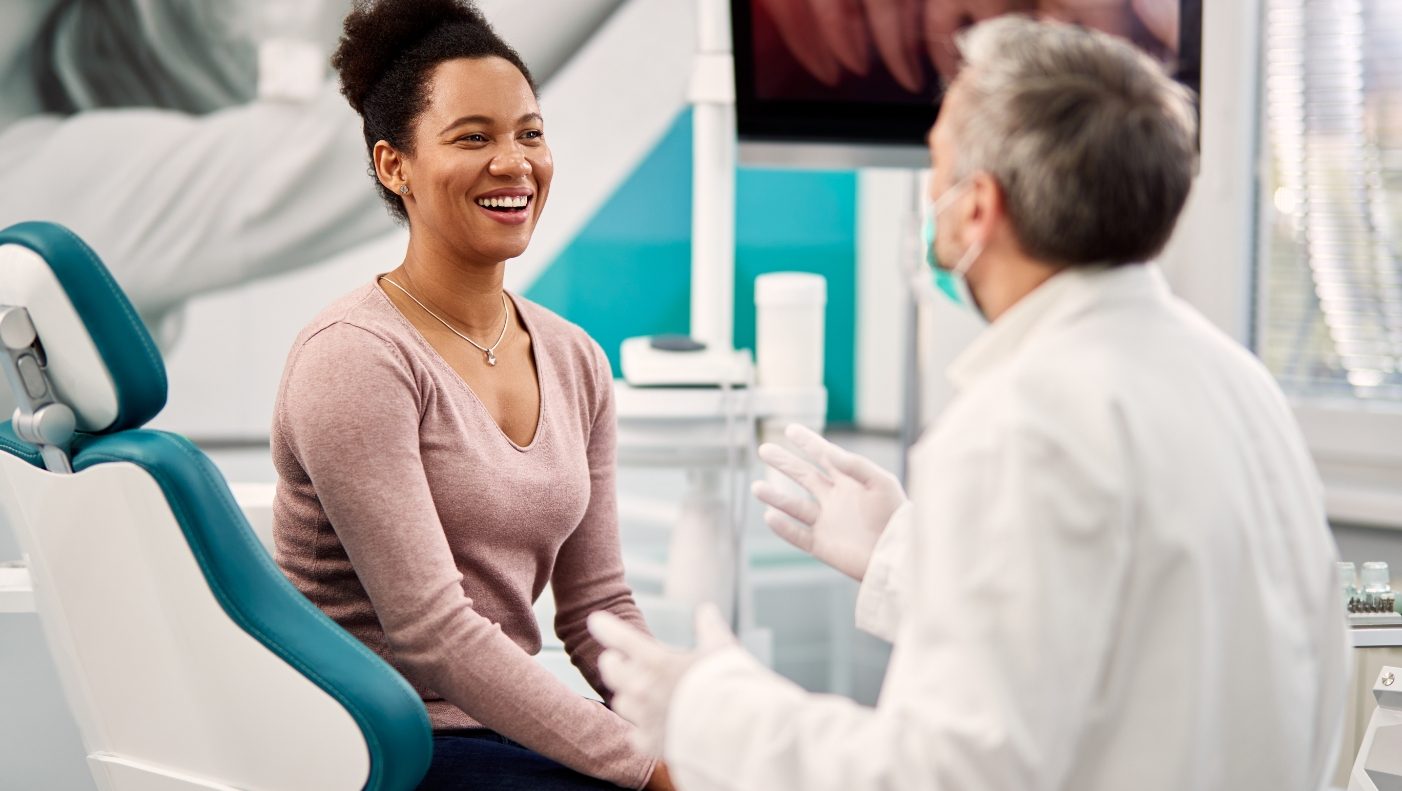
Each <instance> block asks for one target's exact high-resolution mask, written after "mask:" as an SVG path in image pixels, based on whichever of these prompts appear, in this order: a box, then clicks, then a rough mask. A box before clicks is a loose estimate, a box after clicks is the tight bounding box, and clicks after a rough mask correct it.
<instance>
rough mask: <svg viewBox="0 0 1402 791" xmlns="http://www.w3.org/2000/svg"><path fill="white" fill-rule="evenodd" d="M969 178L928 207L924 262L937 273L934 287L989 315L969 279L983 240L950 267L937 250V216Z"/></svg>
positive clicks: (981, 248)
mask: <svg viewBox="0 0 1402 791" xmlns="http://www.w3.org/2000/svg"><path fill="white" fill-rule="evenodd" d="M967 184H968V182H966V181H961V182H959V183H958V184H955V185H954V186H952V187H950V188H949V189H948V190H946V191H945V193H944V194H943V195H941V196H940V197H939V199H938V200H936V201H935V202H934V203H932V204H930V205H929V206H928V207H926V209H925V226H924V228H923V230H922V235H923V237H924V242H925V263H927V264H929V265H930V270H931V273H932V274H933V275H934V280H935V287H936V288H937V289H938V290H939V291H940V293H942V294H944V295H945V296H946V297H948V298H949V301H950V302H953V303H954V304H955V305H957V306H959V307H961V308H964V309H965V310H967V311H969V312H971V313H974V314H976V315H978V316H979V317H980V318H986V317H984V315H983V311H982V310H981V309H980V308H979V306H978V302H977V301H976V300H975V299H974V295H973V292H972V291H970V290H969V280H968V278H967V274H968V272H969V269H970V268H972V267H973V265H974V261H976V260H977V259H978V257H979V255H980V254H981V253H982V252H983V244H982V243H978V244H975V245H972V246H971V247H969V249H968V250H966V251H964V254H963V255H962V256H960V257H959V261H958V262H957V263H956V264H955V265H954V266H953V267H951V268H945V267H944V265H942V264H941V263H940V260H939V253H937V252H935V234H936V233H937V228H936V219H937V218H938V217H939V213H940V211H941V210H943V209H944V208H945V207H946V206H948V205H949V201H950V199H952V198H954V197H955V196H956V195H958V193H959V191H960V190H962V189H963V188H964V187H965V186H966V185H967Z"/></svg>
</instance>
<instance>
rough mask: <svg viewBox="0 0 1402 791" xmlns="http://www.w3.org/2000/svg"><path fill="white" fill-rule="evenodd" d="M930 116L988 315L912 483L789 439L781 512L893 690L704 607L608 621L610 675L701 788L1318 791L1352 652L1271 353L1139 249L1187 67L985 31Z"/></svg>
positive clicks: (781, 458) (675, 765) (1168, 175)
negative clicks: (852, 696)
mask: <svg viewBox="0 0 1402 791" xmlns="http://www.w3.org/2000/svg"><path fill="white" fill-rule="evenodd" d="M960 49H961V54H962V56H963V60H964V67H963V70H962V72H961V73H960V75H959V76H958V78H957V79H956V80H955V81H954V83H953V85H952V86H951V88H950V90H949V92H948V94H947V95H946V97H945V101H944V107H943V109H942V111H941V114H940V118H939V121H938V123H937V124H936V125H935V128H934V130H933V132H932V134H931V136H930V149H931V156H932V165H933V167H934V176H933V179H932V184H931V193H932V194H931V197H932V198H933V199H934V200H933V206H932V217H931V218H932V220H934V221H937V225H938V233H935V232H934V229H933V228H932V229H930V233H929V236H930V237H931V239H932V245H931V248H930V262H931V264H932V265H933V266H934V267H935V274H936V275H937V277H939V278H941V279H945V280H947V281H948V282H947V283H946V285H947V286H948V287H949V288H947V289H942V290H946V292H947V293H950V292H952V293H954V294H956V295H960V298H961V301H962V302H963V304H964V305H966V306H967V307H969V308H971V309H973V310H975V311H977V312H978V313H980V314H981V315H982V316H983V317H985V318H986V319H987V320H988V321H989V322H990V326H989V327H988V328H987V329H986V330H985V332H984V333H983V334H982V336H981V337H979V338H978V339H977V340H976V341H975V342H974V344H973V345H972V346H971V347H970V348H969V349H968V350H967V352H966V353H965V354H964V355H963V356H962V357H961V358H960V359H959V360H958V361H957V362H956V363H955V364H954V366H953V368H952V369H951V370H950V375H951V377H952V379H953V381H954V382H955V384H956V386H957V387H958V391H959V393H958V396H957V398H956V399H955V400H954V402H953V403H951V404H950V406H949V407H948V409H947V410H946V412H945V413H944V414H943V415H942V417H941V419H940V420H939V422H938V424H937V425H936V426H934V428H933V429H932V430H931V431H929V432H928V433H927V435H926V436H925V437H924V438H922V440H921V441H920V442H919V443H918V444H917V445H916V446H915V448H914V449H913V450H912V451H911V463H910V481H911V501H910V502H907V500H906V495H905V493H904V492H903V491H902V490H901V486H900V484H899V483H898V482H897V481H896V480H895V479H894V478H893V477H892V476H890V475H889V474H888V473H886V472H884V471H882V470H881V469H879V468H878V467H876V466H875V465H874V464H872V463H871V462H870V461H867V460H865V459H862V458H861V457H858V456H855V455H853V454H851V453H848V452H846V451H844V450H842V449H840V448H838V447H836V446H834V445H831V444H829V443H827V442H826V441H824V440H822V439H821V438H819V437H818V436H817V435H814V434H811V433H805V432H803V431H800V430H791V432H790V434H789V436H790V438H791V439H792V440H793V441H794V442H795V443H796V444H797V445H798V446H799V448H800V449H801V450H802V451H803V452H804V455H805V456H807V459H806V460H805V459H800V458H799V457H798V456H797V455H794V454H792V453H789V452H788V451H785V450H782V449H780V448H777V447H773V446H765V447H762V448H761V456H762V458H764V460H765V461H766V462H768V463H769V464H770V465H772V466H773V467H775V468H776V469H778V470H779V471H781V472H783V473H784V474H786V475H787V476H789V477H791V478H792V479H793V480H794V481H796V482H797V483H798V484H799V485H800V486H801V487H803V488H804V489H806V490H807V491H808V492H809V494H810V495H811V498H803V499H800V498H795V497H790V496H787V495H786V494H784V493H783V492H781V491H779V490H777V489H775V488H773V487H770V486H768V485H766V484H762V483H761V484H757V485H756V494H757V495H758V496H759V498H760V499H761V500H763V501H765V502H766V503H768V504H769V506H770V509H769V511H768V512H767V513H766V521H767V522H768V523H769V524H770V526H771V527H773V528H774V529H775V530H776V531H777V532H778V533H779V534H780V535H782V536H784V537H785V538H787V539H789V540H790V541H792V542H793V543H795V544H797V545H798V546H800V547H802V548H804V549H806V550H808V551H809V552H811V553H812V554H813V555H814V556H815V557H817V558H818V559H820V560H823V561H824V562H826V563H828V564H830V565H832V566H834V567H836V568H837V569H839V570H841V571H843V572H845V573H847V574H849V575H851V576H853V577H855V578H857V579H859V580H861V583H862V586H861V591H860V594H859V598H858V602H857V620H858V624H859V626H861V627H862V628H863V629H865V630H867V631H870V632H872V633H874V634H876V635H879V636H882V637H885V638H886V639H889V640H891V641H892V642H893V643H894V646H895V648H894V652H893V655H892V659H891V664H890V668H889V670H888V672H887V676H886V679H885V684H884V687H883V689H882V692H881V697H880V700H879V702H878V704H877V706H876V707H875V708H867V707H863V706H859V705H857V704H856V703H854V702H852V701H850V700H847V699H844V698H841V697H836V696H832V695H811V694H808V693H806V692H804V691H803V690H802V689H800V688H799V687H797V686H796V685H794V684H792V683H790V682H788V681H786V680H784V679H782V678H780V677H778V676H776V675H775V674H774V673H772V672H770V671H769V670H767V669H765V668H764V667H762V666H761V665H760V664H759V663H758V662H756V661H755V660H754V659H753V658H752V657H750V656H749V655H748V654H746V653H745V652H744V651H743V650H741V649H740V648H739V647H738V646H737V645H736V644H735V642H734V640H733V639H732V638H731V637H730V636H729V633H728V631H727V630H726V629H725V627H724V626H723V625H722V624H720V623H719V622H718V620H717V619H716V617H715V615H714V613H713V612H710V611H706V612H703V613H702V615H701V617H700V618H699V619H698V637H699V641H698V642H699V648H698V649H697V650H695V651H691V652H681V651H676V650H673V649H669V648H665V647H663V646H660V645H659V644H657V643H656V642H655V641H653V640H652V639H651V638H649V637H646V636H644V635H642V634H641V633H639V632H637V631H636V630H633V629H632V628H631V627H629V626H627V625H626V624H623V623H622V622H620V621H618V620H617V619H616V618H613V617H611V616H609V615H608V614H606V613H597V614H595V615H594V616H593V617H592V622H591V628H592V629H593V630H594V633H595V635H596V636H597V637H598V638H599V640H600V642H602V643H604V644H605V645H607V646H609V648H610V650H609V651H607V652H606V653H605V654H604V656H603V658H602V659H601V660H600V667H601V671H602V673H603V677H604V680H605V682H606V683H607V684H609V685H610V686H612V687H613V688H614V689H615V690H616V696H615V698H614V700H613V705H614V708H615V710H616V711H618V712H619V713H620V714H622V715H623V716H624V717H625V718H628V719H631V720H633V721H634V722H635V723H637V724H638V725H639V726H640V734H641V735H642V737H643V738H644V739H645V741H646V743H647V746H649V747H651V748H653V749H655V750H658V751H659V752H660V754H661V755H662V756H663V757H664V759H665V760H666V761H667V764H668V765H669V767H670V769H671V772H672V777H673V779H674V781H675V782H676V784H677V786H678V787H679V788H683V789H686V791H708V790H710V789H763V790H764V791H784V790H787V789H794V790H795V791H797V790H798V789H802V790H803V791H823V790H824V789H833V790H834V791H836V790H837V789H843V790H844V791H845V790H847V789H901V790H902V791H935V790H936V789H941V790H943V789H948V790H949V791H964V790H965V789H979V790H980V791H1041V790H1045V791H1052V790H1053V789H1075V790H1076V791H1119V789H1126V788H1135V789H1139V790H1140V791H1181V789H1194V791H1229V790H1230V791H1243V790H1251V789H1259V790H1260V791H1268V790H1269V791H1307V790H1308V791H1315V790H1316V789H1319V788H1321V787H1324V785H1325V782H1326V778H1327V776H1328V775H1329V774H1330V773H1331V771H1332V769H1333V764H1334V757H1335V753H1336V751H1337V749H1338V737H1339V726H1340V724H1341V712H1342V706H1343V703H1344V694H1345V693H1344V688H1345V679H1346V675H1347V670H1346V665H1345V663H1346V657H1347V650H1348V649H1347V647H1346V640H1345V627H1344V614H1343V609H1342V607H1341V604H1340V602H1339V601H1338V595H1337V591H1336V590H1335V585H1334V582H1333V560H1334V558H1335V548H1334V544H1333V541H1332V539H1331V537H1330V534H1329V530H1328V526H1327V524H1326V521H1325V514H1324V510H1323V505H1322V491H1321V487H1320V483H1319V480H1318V477H1317V474H1316V472H1315V470H1314V467H1313V465H1312V463H1311V461H1310V457H1309V455H1308V454H1307V452H1306V449H1305V445H1304V442H1303V440H1302V437H1301V434H1300V431H1299V429H1298V427H1297V426H1296V424H1295V422H1294V420H1293V418H1292V415H1291V412H1290V409H1289V407H1288V406H1287V404H1286V402H1285V399H1284V398H1283V397H1282V394H1281V392H1280V390H1279V388H1278V387H1277V386H1276V384H1275V382H1274V381H1273V380H1272V378H1271V377H1270V375H1269V374H1268V373H1267V372H1266V371H1265V369H1264V368H1263V367H1262V366H1261V364H1260V363H1259V362H1258V361H1257V360H1255V359H1254V358H1253V357H1252V356H1251V355H1250V354H1248V353H1247V352H1246V351H1245V350H1243V349H1242V348H1240V347H1239V346H1237V345H1236V344H1235V343H1233V342H1232V341H1231V340H1230V339H1228V338H1227V337H1225V336H1224V335H1223V334H1222V333H1220V332H1218V331H1217V330H1216V329H1215V328H1213V327H1212V326H1211V325H1210V324H1208V322H1206V321H1205V320H1204V319H1203V318H1202V317H1201V316H1199V315H1198V314H1197V313H1195V312H1194V311H1193V310H1192V309H1191V308H1189V307H1188V306H1187V305H1185V304H1184V303H1182V302H1180V301H1179V300H1177V299H1175V298H1174V297H1173V296H1172V294H1170V293H1169V291H1168V288H1167V286H1166V285H1165V282H1164V280H1163V277H1162V276H1161V274H1160V273H1159V271H1158V270H1157V268H1156V267H1155V266H1154V265H1152V264H1149V263H1144V262H1146V261H1149V260H1150V259H1152V258H1154V257H1155V256H1156V255H1157V254H1158V253H1159V251H1160V250H1161V248H1162V247H1163V246H1164V244H1165V242H1166V241H1167V240H1168V238H1169V236H1170V234H1171V232H1172V230H1173V226H1174V224H1175V222H1176V220H1177V217H1178V214H1179V211H1180V210H1181V208H1182V206H1183V203H1184V201H1185V199H1186V197H1187V194H1188V189H1189V185H1190V182H1191V178H1192V173H1193V169H1194V160H1195V154H1196V143H1195V129H1194V115H1193V107H1192V103H1191V99H1190V98H1189V96H1188V94H1187V92H1186V91H1184V90H1183V89H1182V88H1181V87H1179V86H1178V85H1176V84H1175V83H1173V82H1172V81H1170V80H1169V79H1168V78H1167V77H1166V76H1164V75H1163V74H1162V72H1161V71H1160V69H1159V68H1158V67H1157V66H1156V65H1155V64H1154V63H1153V62H1152V61H1151V60H1150V59H1149V58H1147V57H1146V56H1144V55H1142V54H1141V53H1139V52H1138V51H1136V50H1134V49H1133V48H1132V47H1130V46H1129V45H1128V44H1125V43H1123V42H1120V41H1117V40H1115V39H1113V38H1111V37H1109V36H1107V35H1104V34H1100V33H1095V32H1089V31H1085V30H1082V29H1078V28H1074V27H1070V26H1065V25H1060V24H1050V23H1038V22H1033V21H1030V20H1027V19H1021V18H1003V19H998V20H995V21H992V22H987V23H984V24H981V25H978V26H976V27H974V28H972V29H971V30H970V31H969V32H968V33H967V34H966V35H965V36H964V37H963V38H962V39H961V41H960Z"/></svg>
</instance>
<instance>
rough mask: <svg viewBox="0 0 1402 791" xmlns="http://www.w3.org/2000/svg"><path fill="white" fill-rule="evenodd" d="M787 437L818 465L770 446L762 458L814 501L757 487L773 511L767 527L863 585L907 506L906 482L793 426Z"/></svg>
mask: <svg viewBox="0 0 1402 791" xmlns="http://www.w3.org/2000/svg"><path fill="white" fill-rule="evenodd" d="M784 436H786V437H788V438H789V440H790V441H791V442H793V443H794V444H795V445H797V446H798V447H799V449H800V450H802V451H803V452H804V454H806V455H807V456H808V458H809V459H812V463H809V462H807V461H804V460H803V459H800V458H799V457H798V456H796V455H794V454H793V453H791V452H790V451H788V450H787V449H785V448H782V447H780V446H778V445H774V444H772V443H768V442H766V443H764V444H763V445H760V446H759V457H760V458H761V459H763V460H764V463H766V464H768V465H769V466H771V467H773V468H774V469H776V470H778V471H779V472H781V473H783V474H784V475H786V476H788V477H789V478H791V479H792V480H793V481H794V482H795V483H797V484H798V485H799V486H801V487H803V488H804V489H806V490H807V491H808V493H809V494H810V495H812V498H813V499H811V500H810V499H806V498H803V497H798V496H795V495H791V494H789V493H787V492H784V491H781V490H780V489H779V488H778V487H777V486H774V485H773V484H770V483H769V482H767V481H755V483H754V486H752V487H751V491H753V492H754V495H755V497H758V498H759V499H760V501H761V502H763V503H764V504H765V505H767V506H769V508H767V509H765V512H764V522H765V524H767V525H769V527H770V529H771V530H773V531H774V532H775V533H778V534H779V536H780V537H781V538H783V539H784V540H785V541H788V542H789V543H790V544H793V545H794V546H796V547H798V548H799V549H802V550H803V551H805V552H807V553H809V554H811V555H812V556H813V557H815V558H817V559H819V560H821V561H823V562H824V563H826V564H828V565H829V566H832V567H833V568H835V569H837V570H838V571H840V572H842V573H843V574H846V575H847V576H849V577H852V578H853V579H856V580H861V579H862V577H864V576H866V570H867V564H868V563H870V562H871V553H872V549H873V548H874V547H875V546H876V540H877V539H878V538H880V537H881V532H882V531H883V530H885V529H886V523H887V522H889V521H891V515H892V514H894V513H896V510H897V509H899V508H900V507H901V506H902V505H904V504H905V502H906V496H905V490H904V489H903V488H901V482H900V481H899V480H897V479H896V476H894V475H892V474H891V473H889V472H887V471H886V470H884V469H882V468H881V467H880V466H878V465H877V464H876V463H875V462H873V461H871V460H870V459H867V458H865V457H862V456H858V455H857V454H855V453H852V452H850V451H846V450H843V449H842V448H839V447H838V446H836V445H834V444H832V443H831V442H828V441H827V440H825V439H823V438H822V437H820V436H818V435H817V434H816V433H814V432H813V431H812V430H811V429H808V428H805V427H803V426H800V425H798V424H790V425H789V427H788V428H786V429H785V430H784ZM815 465H816V466H815Z"/></svg>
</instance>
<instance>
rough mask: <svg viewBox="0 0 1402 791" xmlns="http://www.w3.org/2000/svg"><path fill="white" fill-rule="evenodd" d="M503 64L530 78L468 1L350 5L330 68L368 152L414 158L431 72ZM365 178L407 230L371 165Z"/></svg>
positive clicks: (399, 204) (359, 1)
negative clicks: (481, 61)
mask: <svg viewBox="0 0 1402 791" xmlns="http://www.w3.org/2000/svg"><path fill="white" fill-rule="evenodd" d="M491 57H496V58H502V59H503V60H506V61H508V62H510V63H511V64H512V65H513V66H515V67H516V68H518V69H520V70H521V74H522V75H523V76H524V77H525V78H526V82H527V83H529V84H530V86H531V91H532V92H534V91H535V90H536V85H535V80H534V79H532V78H531V72H530V70H529V69H527V68H526V64H525V63H524V62H522V60H521V56H520V55H517V54H516V50H514V49H512V48H511V46H510V45H509V44H507V43H506V42H505V41H502V40H501V37H499V36H498V35H497V34H496V32H495V31H493V30H492V26H491V25H490V24H488V22H487V19H486V17H484V16H482V12H481V11H479V10H478V9H477V6H475V5H474V4H473V3H472V2H471V0H355V5H354V7H353V8H352V9H351V12H350V13H349V14H348V15H347V16H346V21H345V24H344V25H343V27H342V32H341V42H340V45H339V46H337V47H336V53H335V54H334V55H332V56H331V66H332V68H334V69H336V71H337V73H339V74H340V76H341V93H342V94H343V95H344V96H345V97H346V100H347V101H349V102H350V105H351V107H353V108H355V111H356V112H357V113H360V118H361V121H362V122H363V124H362V128H363V131H364V133H365V147H366V151H367V152H371V154H372V156H373V152H374V150H375V143H376V142H378V141H380V140H384V141H385V142H387V143H389V144H390V145H392V146H394V147H395V148H396V149H398V150H400V151H403V152H404V153H406V154H411V155H412V154H413V153H414V135H413V130H414V123H415V122H416V121H417V120H418V118H419V115H420V114H421V113H423V111H424V109H425V108H426V107H427V106H428V98H429V97H428V80H429V76H430V75H431V74H432V73H433V70H434V69H435V68H437V67H438V64H440V63H443V62H444V61H448V60H456V59H458V58H491ZM370 176H371V177H372V178H374V179H375V186H376V188H377V189H379V191H380V197H381V198H383V199H384V202H385V205H386V206H387V207H388V208H389V213H390V214H391V215H393V216H394V217H395V219H397V220H399V221H401V222H407V221H408V219H409V216H408V214H406V213H405V211H404V201H403V200H402V199H401V198H400V197H399V196H398V195H396V194H394V193H393V192H391V191H390V190H389V189H387V188H385V186H384V185H383V184H381V183H380V180H379V178H378V177H377V176H376V175H375V166H374V162H373V160H372V162H371V164H370Z"/></svg>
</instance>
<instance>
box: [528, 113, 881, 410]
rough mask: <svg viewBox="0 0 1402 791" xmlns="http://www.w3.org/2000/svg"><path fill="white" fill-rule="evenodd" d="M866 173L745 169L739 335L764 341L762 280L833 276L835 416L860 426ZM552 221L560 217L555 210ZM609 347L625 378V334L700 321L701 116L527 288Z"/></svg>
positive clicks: (685, 124)
mask: <svg viewBox="0 0 1402 791" xmlns="http://www.w3.org/2000/svg"><path fill="white" fill-rule="evenodd" d="M856 194H857V182H856V175H855V174H854V173H851V172H810V171H797V170H793V171H771V170H750V169H741V170H740V172H739V173H738V176H737V180H736V216H737V222H736V231H735V234H736V236H735V241H736V261H735V270H736V271H735V344H736V345H737V346H739V347H741V348H746V347H748V348H753V346H754V333H755V321H754V278H755V277H756V276H757V275H760V274H763V273H765V272H776V271H802V272H816V273H818V274H821V275H823V276H825V277H826V278H827V280H828V309H827V327H826V334H827V357H826V360H825V384H826V385H827V388H828V420H829V421H830V422H834V423H850V422H852V419H853V414H854V403H853V399H854V395H855V391H856V386H855V381H854V375H855V361H854V358H853V351H854V343H855V336H856V326H855V319H856V245H857V232H856V209H857V206H856V202H857V199H856ZM546 222H549V219H548V217H547V219H546ZM526 295H527V296H528V297H530V298H531V299H533V300H535V301H537V302H540V303H541V304H543V305H545V306H546V307H549V308H550V309H552V310H554V311H556V312H557V313H559V314H560V315H562V316H565V317H566V318H568V319H569V320H571V321H573V322H575V323H576V324H579V325H580V326H581V327H583V328H584V329H585V330H586V331H587V332H589V334H590V335H592V336H594V338H595V339H596V340H597V341H598V342H599V344H600V345H602V346H603V347H604V350H605V351H606V352H608V355H609V361H610V362H611V363H612V364H613V366H614V374H615V375H618V372H619V371H618V350H619V344H621V343H622V342H623V339H624V338H629V337H632V336H634V335H651V334H656V333H663V332H679V333H685V332H686V331H687V329H688V327H689V326H690V323H691V114H690V112H685V113H682V114H681V115H680V116H678V118H677V120H676V121H675V122H674V123H673V124H672V127H671V128H670V129H669V130H668V131H667V134H666V135H665V136H664V137H663V138H662V140H661V141H660V142H659V143H658V145H657V147H656V148H655V149H654V150H653V151H652V153H651V154H650V155H649V156H648V157H647V159H646V160H645V161H644V162H643V163H642V165H641V166H640V167H639V168H638V169H637V170H636V171H634V173H633V174H632V175H631V176H630V177H629V178H628V180H627V181H626V182H625V183H624V184H623V185H622V186H621V187H620V188H619V189H618V191H617V192H616V193H615V194H614V196H613V197H612V198H611V199H610V200H609V201H608V202H607V203H606V204H604V206H603V208H601V209H600V210H599V212H598V214H596V215H595V216H594V218H593V219H592V220H591V221H590V222H589V223H588V225H587V226H586V227H585V228H584V230H583V231H581V233H580V234H579V235H578V236H577V237H576V238H575V240H574V241H573V242H572V243H571V244H570V246H569V247H567V248H566V249H565V250H564V252H562V253H561V254H560V255H559V256H558V257H557V258H556V259H555V261H553V262H552V263H551V265H550V266H549V267H548V268H547V269H546V270H545V271H544V272H543V273H542V274H541V275H540V277H539V278H538V279H537V280H536V282H535V283H534V284H532V286H531V287H530V288H529V289H528V290H527V292H526Z"/></svg>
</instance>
